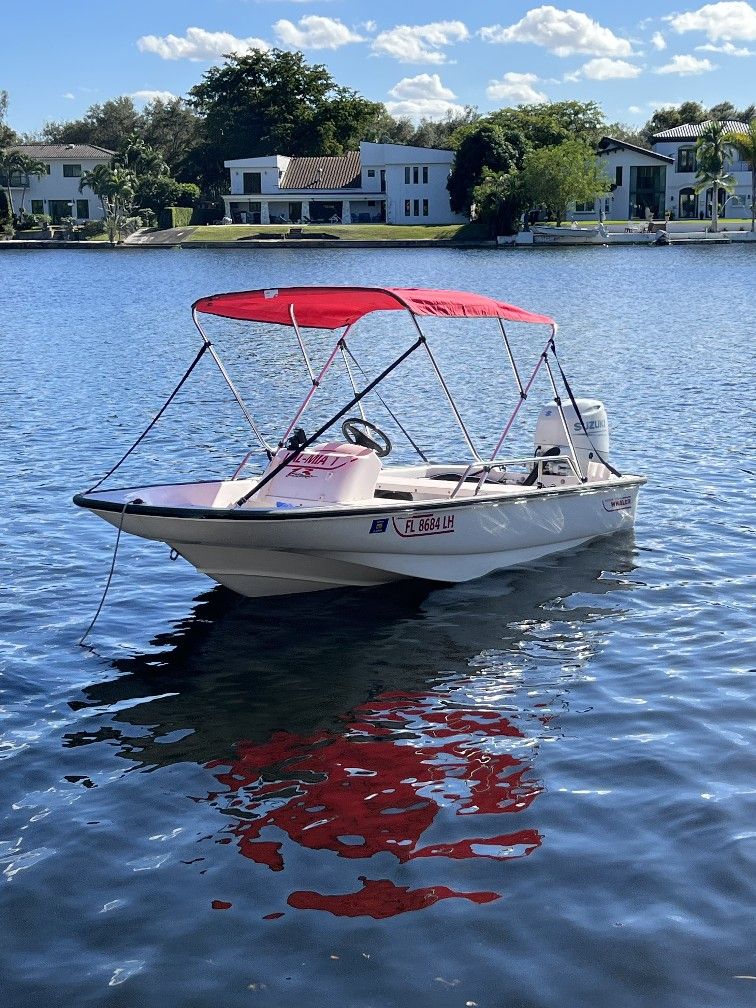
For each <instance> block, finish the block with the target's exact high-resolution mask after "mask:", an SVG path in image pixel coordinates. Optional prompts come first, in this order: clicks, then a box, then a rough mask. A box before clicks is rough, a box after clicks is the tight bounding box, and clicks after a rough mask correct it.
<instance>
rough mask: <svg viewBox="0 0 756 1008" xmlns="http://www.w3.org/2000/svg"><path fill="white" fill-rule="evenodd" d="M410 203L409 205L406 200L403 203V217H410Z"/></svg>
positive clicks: (408, 201) (409, 201)
mask: <svg viewBox="0 0 756 1008" xmlns="http://www.w3.org/2000/svg"><path fill="white" fill-rule="evenodd" d="M410 203H411V200H408V199H406V200H405V201H404V216H405V217H409V215H410Z"/></svg>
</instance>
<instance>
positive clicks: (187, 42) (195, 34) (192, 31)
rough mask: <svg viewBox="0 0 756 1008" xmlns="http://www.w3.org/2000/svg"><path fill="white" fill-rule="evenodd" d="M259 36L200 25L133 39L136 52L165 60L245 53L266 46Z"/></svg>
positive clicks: (203, 58)
mask: <svg viewBox="0 0 756 1008" xmlns="http://www.w3.org/2000/svg"><path fill="white" fill-rule="evenodd" d="M269 48H270V47H269V45H268V43H267V42H264V41H263V40H262V39H259V38H237V37H236V36H235V35H232V34H231V33H230V32H210V31H206V30H205V29H204V28H187V29H186V34H185V35H183V36H179V35H142V37H141V38H139V39H137V49H139V51H140V52H151V53H155V54H156V55H157V56H159V57H160V58H161V59H165V60H178V59H189V60H195V61H197V60H213V59H216V58H217V57H218V56H225V55H226V54H227V53H239V54H242V53H247V52H250V51H251V50H253V49H260V50H262V51H263V52H264V51H265V50H266V49H269Z"/></svg>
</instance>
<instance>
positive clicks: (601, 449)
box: [534, 399, 609, 476]
mask: <svg viewBox="0 0 756 1008" xmlns="http://www.w3.org/2000/svg"><path fill="white" fill-rule="evenodd" d="M576 401H577V405H578V409H579V410H580V415H581V417H582V418H583V424H585V429H586V431H587V432H588V433H587V436H586V433H585V432H584V431H583V424H581V423H580V420H579V419H578V415H577V412H576V411H575V407H574V406H573V405H572V403H571V402H563V403H562V410H563V412H564V419H565V421H566V423H567V427H568V429H569V432H570V436H571V437H572V443H573V444H574V446H575V452H576V454H577V463H578V466H579V467H580V470H581V472H582V474H583V475H584V476H585V475H588V476H590V475H591V473H590V472H589V470H588V465H589V463H596V462H598V463H600V462H601V459H599V458H598V457H597V455H596V453H597V452H598V453H599V454H600V455H601V458H602V459H604V460H605V461H607V462H608V461H609V421H608V419H607V416H606V410H605V409H604V404H603V403H602V402H600V401H599V400H598V399H578V400H576ZM534 448H535V454H536V455H539V456H540V455H547V454H561V455H569V454H570V443H569V441H568V440H567V436H566V434H565V432H564V425H563V424H562V418H561V416H560V415H559V407H558V406H557V404H556V402H554V400H552V401H551V402H550V403H547V405H546V406H544V407H543V409H542V410H541V414H540V416H539V417H538V422H537V423H536V429H535V437H534ZM555 449H556V450H555ZM557 450H558V451H557ZM544 471H548V472H551V473H552V474H555V475H556V474H558V475H560V476H566V475H567V474H568V473H569V472H571V471H572V470H571V469H570V467H569V465H568V464H567V463H566V462H552V463H550V464H549V466H548V467H547V466H544Z"/></svg>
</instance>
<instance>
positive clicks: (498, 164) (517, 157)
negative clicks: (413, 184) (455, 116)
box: [446, 120, 526, 213]
mask: <svg viewBox="0 0 756 1008" xmlns="http://www.w3.org/2000/svg"><path fill="white" fill-rule="evenodd" d="M525 150H526V142H525V138H524V137H523V135H522V134H521V133H518V132H517V131H516V130H511V129H507V130H505V129H504V128H503V127H501V126H499V125H497V124H496V123H492V122H490V121H488V120H481V121H480V122H476V123H473V124H472V125H471V126H468V127H467V128H466V129H465V131H464V134H463V136H462V138H461V140H460V142H459V146H458V148H457V154H456V157H455V159H454V167H453V168H452V170H451V174H450V175H449V181H448V182H447V186H446V188H447V189H448V190H449V196H450V202H451V208H452V210H453V211H454V212H455V213H469V212H470V207H471V206H472V203H473V189H474V188H475V187H476V186H477V185H479V184H480V183H481V180H482V178H483V171H484V169H485V168H488V169H489V170H491V171H493V172H498V173H500V174H501V173H505V174H507V173H509V172H510V171H512V170H513V169H517V168H519V166H520V165H521V164H522V159H523V156H524V154H525Z"/></svg>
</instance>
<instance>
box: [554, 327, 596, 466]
mask: <svg viewBox="0 0 756 1008" xmlns="http://www.w3.org/2000/svg"><path fill="white" fill-rule="evenodd" d="M550 347H551V349H552V350H553V349H554V341H553V340H552V341H551V343H550ZM545 364H546V370H547V371H548V372H549V380H550V381H551V387H552V389H553V390H554V402H555V403H556V404H557V409H558V410H559V418H560V420H561V421H562V427H564V433H565V434H566V435H567V443H568V444H569V446H570V451H571V452H572V458H573V460H574V462H575V472H577V473H579V475H580V482H581V483H587V482H588V477H587V476H586V475H585V473H584V472H583V470H582V469H581V468H580V461H579V459H578V456H577V451H576V450H575V442H574V441H573V440H572V435H571V434H570V428H569V425H568V423H567V417H566V416H565V415H564V409H563V408H562V400H561V397H560V395H559V390H558V389H557V386H556V382H555V381H554V373H553V372H552V370H551V365H550V364H549V359H548V357H547V358H546V360H545Z"/></svg>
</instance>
